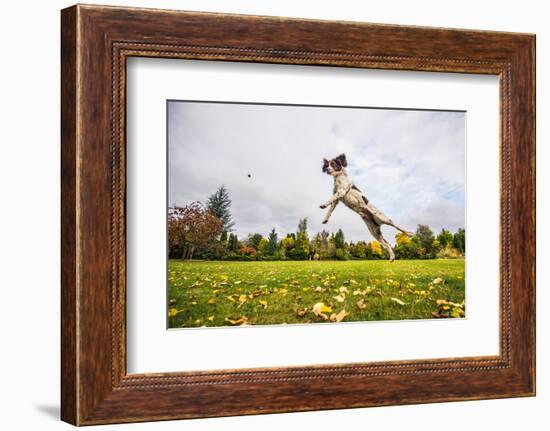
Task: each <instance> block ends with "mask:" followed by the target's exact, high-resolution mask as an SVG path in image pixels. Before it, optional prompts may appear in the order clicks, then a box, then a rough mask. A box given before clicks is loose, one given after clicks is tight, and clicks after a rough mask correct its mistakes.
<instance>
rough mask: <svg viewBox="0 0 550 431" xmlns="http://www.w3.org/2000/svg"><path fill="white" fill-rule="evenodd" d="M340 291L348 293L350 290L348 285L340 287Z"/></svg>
mask: <svg viewBox="0 0 550 431" xmlns="http://www.w3.org/2000/svg"><path fill="white" fill-rule="evenodd" d="M338 290H339V291H340V293H348V292H349V290H348V288H347V287H346V286H341V287H340V289H338Z"/></svg>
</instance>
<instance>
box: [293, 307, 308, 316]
mask: <svg viewBox="0 0 550 431" xmlns="http://www.w3.org/2000/svg"><path fill="white" fill-rule="evenodd" d="M306 313H307V307H306V308H304V309H302V310H298V311H297V312H296V315H297V316H298V317H304V316H305V315H306Z"/></svg>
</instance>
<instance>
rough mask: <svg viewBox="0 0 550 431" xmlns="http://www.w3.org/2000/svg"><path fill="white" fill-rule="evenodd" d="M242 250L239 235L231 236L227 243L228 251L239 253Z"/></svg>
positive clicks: (232, 234)
mask: <svg viewBox="0 0 550 431" xmlns="http://www.w3.org/2000/svg"><path fill="white" fill-rule="evenodd" d="M240 248H241V245H240V244H239V239H238V238H237V235H235V234H234V233H231V234H229V239H228V241H227V249H228V250H229V251H230V252H233V253H237V252H238V251H239V249H240Z"/></svg>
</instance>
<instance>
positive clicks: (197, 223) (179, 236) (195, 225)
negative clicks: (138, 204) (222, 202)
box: [168, 202, 222, 259]
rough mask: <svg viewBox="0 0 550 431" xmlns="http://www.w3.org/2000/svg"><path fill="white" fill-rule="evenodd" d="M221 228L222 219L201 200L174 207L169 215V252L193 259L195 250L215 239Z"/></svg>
mask: <svg viewBox="0 0 550 431" xmlns="http://www.w3.org/2000/svg"><path fill="white" fill-rule="evenodd" d="M221 229H222V221H221V219H219V218H218V217H216V216H215V215H213V214H212V213H211V212H210V211H209V210H208V209H206V208H204V207H203V206H202V205H201V204H200V203H199V202H192V203H191V204H189V205H186V206H184V207H174V208H172V209H171V211H170V213H169V215H168V248H169V252H170V253H171V254H172V255H175V254H179V255H180V256H181V257H182V258H183V259H192V258H193V254H194V253H195V250H196V249H198V248H200V247H204V246H206V245H207V244H208V243H209V242H211V241H213V240H215V239H216V237H217V236H218V235H219V234H220V232H221Z"/></svg>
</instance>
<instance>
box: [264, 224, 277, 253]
mask: <svg viewBox="0 0 550 431" xmlns="http://www.w3.org/2000/svg"><path fill="white" fill-rule="evenodd" d="M276 252H277V232H275V228H273V229H271V232H269V237H268V239H267V248H266V251H265V253H266V254H267V255H268V256H274V255H275V253H276Z"/></svg>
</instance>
